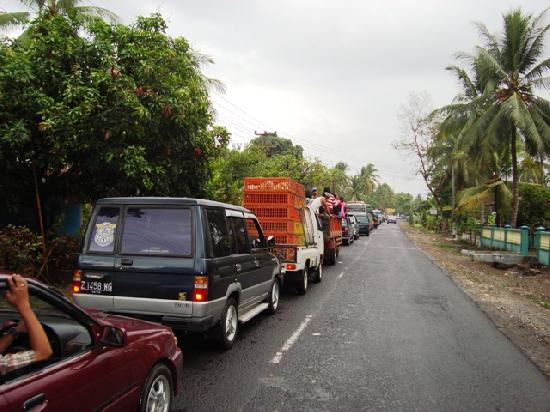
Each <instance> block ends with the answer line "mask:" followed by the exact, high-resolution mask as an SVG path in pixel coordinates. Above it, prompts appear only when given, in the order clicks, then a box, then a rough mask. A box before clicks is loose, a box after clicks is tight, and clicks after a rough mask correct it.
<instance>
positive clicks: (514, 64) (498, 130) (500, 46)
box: [464, 9, 550, 227]
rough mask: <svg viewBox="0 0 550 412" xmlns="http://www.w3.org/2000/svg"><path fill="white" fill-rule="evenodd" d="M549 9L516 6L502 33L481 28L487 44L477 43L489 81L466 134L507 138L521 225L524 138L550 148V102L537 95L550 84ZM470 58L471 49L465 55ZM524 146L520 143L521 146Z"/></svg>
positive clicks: (479, 65)
mask: <svg viewBox="0 0 550 412" xmlns="http://www.w3.org/2000/svg"><path fill="white" fill-rule="evenodd" d="M545 12H546V11H544V12H542V13H541V14H539V15H538V16H534V15H531V14H528V15H525V14H523V13H522V12H521V10H519V9H518V10H514V11H512V12H510V13H508V14H506V15H505V16H504V29H503V31H502V33H501V34H500V36H496V35H493V34H491V33H489V31H488V29H487V28H486V27H485V26H484V25H483V24H478V29H479V32H480V35H481V38H482V41H483V47H477V51H476V54H475V56H472V57H471V58H470V61H471V62H475V65H476V70H477V72H478V76H479V78H481V79H483V80H484V82H486V87H485V88H484V89H483V94H481V95H480V96H479V97H477V98H474V101H475V104H476V107H477V108H479V109H480V113H479V116H478V117H477V118H476V119H475V121H473V123H472V124H470V125H469V127H468V130H467V133H466V135H468V136H469V138H470V139H472V140H479V141H480V142H482V144H485V145H486V146H494V145H498V144H501V143H504V145H505V146H506V147H507V148H508V150H509V153H510V156H511V167H512V217H511V224H512V226H514V227H515V226H516V222H517V215H518V207H519V195H518V194H519V188H518V182H519V169H518V150H519V147H521V144H523V145H524V147H525V150H526V151H527V153H528V154H530V155H531V156H537V155H540V154H543V153H544V154H548V153H549V149H550V126H549V125H550V102H549V101H548V100H546V99H544V98H542V97H539V96H536V95H535V92H534V90H535V88H537V87H546V88H548V87H550V78H549V77H547V76H546V74H547V72H548V71H549V70H550V59H544V60H542V61H539V60H540V58H541V57H542V54H543V51H544V36H545V34H546V33H547V31H548V30H549V29H550V25H544V24H543V19H544V16H545ZM464 57H466V58H467V59H468V55H464ZM518 146H519V147H518Z"/></svg>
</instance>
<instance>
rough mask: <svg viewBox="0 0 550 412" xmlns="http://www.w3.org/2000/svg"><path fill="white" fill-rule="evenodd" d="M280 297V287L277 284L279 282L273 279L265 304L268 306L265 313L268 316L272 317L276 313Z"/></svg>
mask: <svg viewBox="0 0 550 412" xmlns="http://www.w3.org/2000/svg"><path fill="white" fill-rule="evenodd" d="M274 297H275V299H273V298H274ZM280 297H281V285H280V284H279V280H278V279H277V278H275V279H273V283H272V284H271V289H270V290H269V296H268V298H267V299H268V301H267V304H268V305H269V306H268V307H267V313H269V314H270V315H274V314H275V313H276V312H277V309H279V299H280Z"/></svg>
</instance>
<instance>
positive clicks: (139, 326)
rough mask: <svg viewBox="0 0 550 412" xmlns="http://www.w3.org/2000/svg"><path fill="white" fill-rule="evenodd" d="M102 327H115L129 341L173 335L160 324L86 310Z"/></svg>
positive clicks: (167, 328)
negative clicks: (167, 334)
mask: <svg viewBox="0 0 550 412" xmlns="http://www.w3.org/2000/svg"><path fill="white" fill-rule="evenodd" d="M84 310H85V311H86V313H88V315H90V317H92V318H93V319H94V320H95V321H96V322H97V323H98V324H99V325H100V326H114V327H117V328H120V329H123V330H124V331H125V332H126V335H127V338H128V341H129V342H131V341H133V340H137V339H140V338H143V337H145V336H150V335H155V334H159V333H169V334H172V330H171V329H170V328H169V327H167V326H163V325H159V324H158V323H153V322H147V321H145V320H140V319H134V318H130V317H126V316H120V315H110V314H108V313H105V312H101V311H99V310H95V309H84Z"/></svg>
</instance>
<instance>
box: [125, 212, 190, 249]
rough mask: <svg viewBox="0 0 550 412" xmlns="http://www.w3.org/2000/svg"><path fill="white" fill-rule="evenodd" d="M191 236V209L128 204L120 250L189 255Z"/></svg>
mask: <svg viewBox="0 0 550 412" xmlns="http://www.w3.org/2000/svg"><path fill="white" fill-rule="evenodd" d="M191 239H192V236H191V210H190V209H188V208H185V209H183V208H182V209H166V208H149V207H128V210H127V212H126V219H125V220H124V229H123V231H122V241H121V249H120V251H121V253H125V254H145V255H183V256H191V254H192V241H191Z"/></svg>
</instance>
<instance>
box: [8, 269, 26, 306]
mask: <svg viewBox="0 0 550 412" xmlns="http://www.w3.org/2000/svg"><path fill="white" fill-rule="evenodd" d="M7 282H8V287H9V290H8V291H6V300H7V301H8V303H9V304H10V305H12V306H14V307H15V308H16V309H17V310H18V311H19V312H21V309H25V307H29V308H30V303H29V290H28V287H27V281H26V280H25V278H23V277H22V276H21V275H12V276H10V277H8V278H7Z"/></svg>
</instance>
